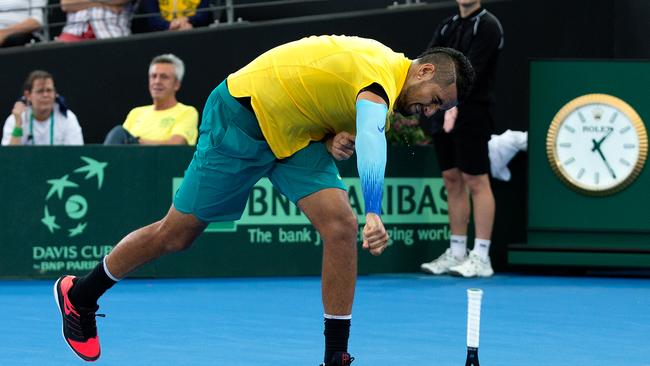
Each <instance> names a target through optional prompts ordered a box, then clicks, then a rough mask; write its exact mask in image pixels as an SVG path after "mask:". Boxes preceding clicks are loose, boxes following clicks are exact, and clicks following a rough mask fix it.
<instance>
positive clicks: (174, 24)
mask: <svg viewBox="0 0 650 366" xmlns="http://www.w3.org/2000/svg"><path fill="white" fill-rule="evenodd" d="M209 7H210V4H209V3H208V0H187V1H166V0H162V1H160V0H142V2H141V3H140V9H141V10H142V12H144V13H145V14H156V15H152V16H150V17H148V18H147V23H148V25H149V30H150V31H152V32H153V31H165V30H187V29H192V28H196V27H204V26H207V25H208V24H210V22H212V16H211V13H210V12H209V11H201V9H207V8H209Z"/></svg>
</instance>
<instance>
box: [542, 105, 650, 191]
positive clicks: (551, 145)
mask: <svg viewBox="0 0 650 366" xmlns="http://www.w3.org/2000/svg"><path fill="white" fill-rule="evenodd" d="M588 104H607V105H610V106H612V107H614V108H616V109H618V110H619V111H621V113H623V114H625V115H626V116H627V117H628V118H629V119H630V121H631V122H632V124H633V126H634V129H635V130H636V133H637V136H639V158H638V159H637V161H636V163H635V165H634V169H632V173H630V175H628V176H627V178H625V180H623V181H622V182H620V183H619V184H617V185H615V186H613V187H611V188H607V189H602V190H595V189H592V188H589V187H588V186H586V185H584V184H582V183H580V182H578V181H576V180H575V179H573V178H571V177H570V176H569V175H568V173H567V172H566V171H565V170H564V168H563V167H562V163H561V162H560V160H559V159H558V154H557V144H556V142H557V135H558V131H559V128H560V125H561V124H562V122H563V121H564V120H565V119H566V118H567V117H568V116H569V114H570V113H571V112H573V111H574V110H575V109H577V108H579V107H582V106H584V105H588ZM546 156H547V158H548V162H549V164H550V165H551V169H552V170H553V172H554V173H555V175H556V176H558V178H560V180H561V181H562V182H563V183H564V184H566V185H567V186H569V187H570V188H571V189H573V190H576V191H578V192H580V193H583V194H586V195H590V196H607V195H611V194H614V193H617V192H620V191H621V190H623V189H625V188H626V187H627V186H629V185H630V184H632V182H634V180H635V179H636V178H637V177H638V176H639V174H641V170H643V165H644V164H645V161H646V158H647V156H648V135H647V133H646V128H645V125H644V124H643V120H641V117H640V116H639V114H638V113H637V112H636V111H635V110H634V108H632V107H631V106H630V105H629V104H627V103H626V102H625V101H623V100H622V99H620V98H617V97H615V96H612V95H609V94H585V95H582V96H579V97H577V98H575V99H573V100H571V101H570V102H568V103H567V104H565V105H564V106H563V107H562V108H561V109H560V110H559V111H558V112H557V114H555V117H553V120H552V122H551V125H550V127H549V129H548V133H547V135H546Z"/></svg>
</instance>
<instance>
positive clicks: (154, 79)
mask: <svg viewBox="0 0 650 366" xmlns="http://www.w3.org/2000/svg"><path fill="white" fill-rule="evenodd" d="M183 74H185V65H184V64H183V61H182V60H181V59H180V58H178V57H176V56H174V55H172V54H165V55H160V56H156V57H154V59H153V60H152V61H151V64H150V65H149V93H150V94H151V99H153V104H152V105H148V106H143V107H137V108H134V109H132V110H131V112H129V115H128V116H127V117H126V121H125V122H124V124H123V125H121V126H116V127H114V128H113V129H112V130H111V131H110V132H109V133H108V135H106V140H105V141H104V144H105V145H116V144H142V145H196V139H197V137H198V123H199V113H198V112H197V110H196V108H194V107H192V106H187V105H184V104H183V103H179V102H178V101H177V100H176V93H177V92H178V90H179V89H180V87H181V82H182V81H183Z"/></svg>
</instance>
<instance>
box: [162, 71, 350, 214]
mask: <svg viewBox="0 0 650 366" xmlns="http://www.w3.org/2000/svg"><path fill="white" fill-rule="evenodd" d="M262 177H268V178H269V180H270V181H271V182H272V183H273V186H274V187H275V188H276V189H277V190H278V191H279V192H280V193H282V194H284V195H285V196H287V197H288V198H289V199H290V200H291V201H292V202H293V203H296V202H298V200H300V199H301V198H303V197H305V196H308V195H310V194H312V193H314V192H317V191H320V190H322V189H326V188H339V189H345V185H344V184H343V181H342V180H341V178H340V176H339V172H338V169H337V167H336V164H334V160H333V159H332V157H331V156H330V154H329V153H328V152H327V150H326V148H325V144H324V143H322V142H320V141H318V142H312V143H310V144H309V145H308V146H306V147H305V148H303V149H302V150H300V151H298V152H296V153H295V154H293V155H292V156H290V157H288V158H286V159H277V158H276V157H275V155H273V152H271V148H270V147H269V145H268V144H267V142H266V140H265V139H264V136H263V135H262V131H261V130H260V127H259V124H258V122H257V119H256V118H255V115H254V114H253V113H251V111H249V110H248V109H247V108H245V107H244V106H243V105H242V104H241V103H239V102H238V101H237V100H236V99H235V98H233V97H232V96H231V95H230V92H229V91H228V86H227V84H226V81H223V82H222V83H221V84H219V86H218V87H217V88H216V89H215V90H214V91H213V92H212V93H211V94H210V97H209V98H208V101H207V102H206V104H205V108H204V110H203V119H202V121H201V127H200V129H199V142H198V144H197V146H196V152H195V153H194V157H193V158H192V162H191V163H190V165H189V167H188V168H187V170H186V171H185V177H184V178H183V183H182V184H181V186H180V188H179V189H178V191H177V192H176V195H175V197H174V207H175V208H176V209H177V210H178V211H180V212H183V213H187V214H193V215H194V216H196V217H197V218H199V219H200V220H202V221H205V222H216V221H233V220H237V219H239V218H240V217H241V215H242V213H243V212H244V208H245V207H246V202H247V200H248V195H249V193H250V191H251V189H252V188H253V186H254V185H255V183H257V181H258V180H260V178H262Z"/></svg>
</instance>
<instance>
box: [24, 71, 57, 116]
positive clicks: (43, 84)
mask: <svg viewBox="0 0 650 366" xmlns="http://www.w3.org/2000/svg"><path fill="white" fill-rule="evenodd" d="M25 96H26V97H27V100H28V101H29V103H30V104H31V106H32V110H34V113H36V114H37V115H45V114H50V113H51V112H52V108H54V98H55V96H56V90H55V89H54V81H53V80H52V79H36V80H34V83H33V84H32V90H30V91H29V92H28V93H27V94H26V95H25Z"/></svg>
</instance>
